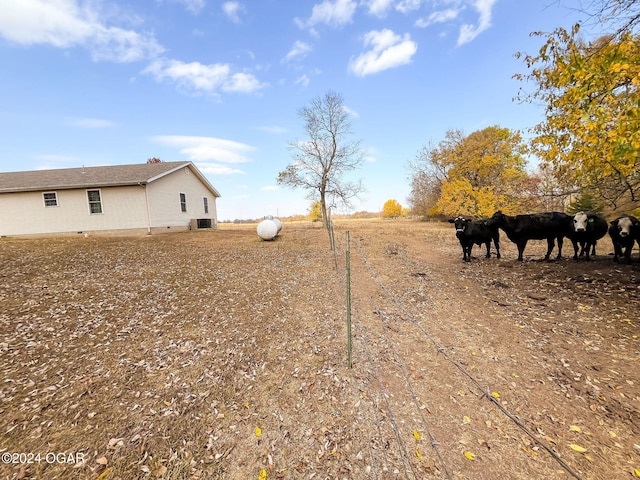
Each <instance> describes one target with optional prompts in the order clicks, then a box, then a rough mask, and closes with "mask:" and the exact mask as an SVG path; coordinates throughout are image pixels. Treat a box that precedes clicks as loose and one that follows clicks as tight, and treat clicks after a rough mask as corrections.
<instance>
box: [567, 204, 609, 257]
mask: <svg viewBox="0 0 640 480" xmlns="http://www.w3.org/2000/svg"><path fill="white" fill-rule="evenodd" d="M608 226H609V224H608V223H607V221H606V220H605V218H604V217H603V216H602V215H598V214H596V213H591V212H578V213H576V214H575V215H574V216H573V221H572V222H571V231H570V233H569V235H568V237H569V239H570V240H571V242H572V243H573V250H574V254H573V259H574V260H578V245H579V246H580V247H581V250H580V256H581V257H582V256H585V258H586V259H587V260H589V259H590V257H589V255H590V254H591V255H595V254H596V243H598V240H600V239H601V238H602V237H604V236H605V235H606V233H607V227H608Z"/></svg>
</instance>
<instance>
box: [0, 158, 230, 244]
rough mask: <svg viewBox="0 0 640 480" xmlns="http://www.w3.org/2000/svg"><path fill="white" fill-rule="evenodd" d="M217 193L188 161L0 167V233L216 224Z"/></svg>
mask: <svg viewBox="0 0 640 480" xmlns="http://www.w3.org/2000/svg"><path fill="white" fill-rule="evenodd" d="M218 197H220V194H219V193H218V191H217V190H216V189H215V188H213V186H212V185H211V184H210V183H209V181H208V180H207V179H206V178H205V176H204V175H203V174H202V173H201V172H200V171H199V170H198V169H197V168H196V166H195V165H194V164H193V163H191V162H161V163H142V164H136V165H116V166H109V167H82V168H65V169H59V170H36V171H29V172H7V173H0V236H7V235H32V234H52V233H87V232H97V231H101V232H120V231H128V232H131V233H138V232H139V233H156V232H159V231H163V232H164V231H171V230H174V229H178V230H179V229H183V230H184V229H189V228H217V212H216V199H217V198H218Z"/></svg>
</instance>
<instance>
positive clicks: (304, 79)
mask: <svg viewBox="0 0 640 480" xmlns="http://www.w3.org/2000/svg"><path fill="white" fill-rule="evenodd" d="M310 81H311V79H310V78H309V76H308V75H307V74H304V73H303V74H302V75H300V76H299V77H298V78H296V80H295V82H293V83H295V84H296V85H302V86H303V87H306V86H308V85H309V82H310Z"/></svg>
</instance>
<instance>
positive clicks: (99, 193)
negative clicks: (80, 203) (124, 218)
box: [87, 188, 104, 215]
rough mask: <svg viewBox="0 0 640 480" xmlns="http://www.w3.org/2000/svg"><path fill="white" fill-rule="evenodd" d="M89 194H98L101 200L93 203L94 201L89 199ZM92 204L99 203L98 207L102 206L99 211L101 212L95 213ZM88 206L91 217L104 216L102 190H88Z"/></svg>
mask: <svg viewBox="0 0 640 480" xmlns="http://www.w3.org/2000/svg"><path fill="white" fill-rule="evenodd" d="M89 192H98V195H99V196H100V200H99V201H98V202H96V201H93V202H92V201H91V200H90V199H89ZM92 203H94V204H96V203H97V204H98V205H100V211H99V212H93V211H92V210H91V204H92ZM87 205H88V207H89V215H103V214H104V208H103V206H102V190H101V189H99V188H90V189H87Z"/></svg>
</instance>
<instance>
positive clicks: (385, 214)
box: [382, 198, 402, 218]
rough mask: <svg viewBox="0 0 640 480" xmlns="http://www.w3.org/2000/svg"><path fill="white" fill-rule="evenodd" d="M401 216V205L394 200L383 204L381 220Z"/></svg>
mask: <svg viewBox="0 0 640 480" xmlns="http://www.w3.org/2000/svg"><path fill="white" fill-rule="evenodd" d="M401 216H402V205H400V203H399V202H398V201H397V200H395V199H393V198H392V199H390V200H387V201H386V202H384V205H383V206H382V218H396V217H401Z"/></svg>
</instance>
